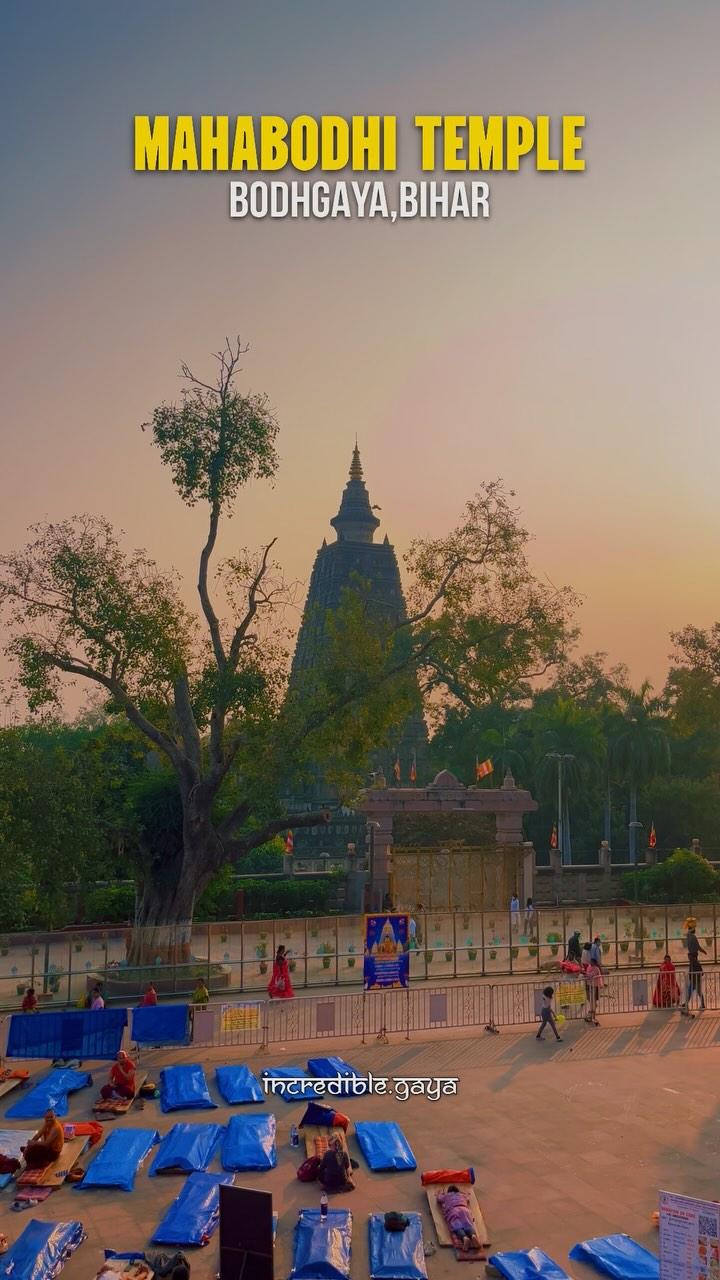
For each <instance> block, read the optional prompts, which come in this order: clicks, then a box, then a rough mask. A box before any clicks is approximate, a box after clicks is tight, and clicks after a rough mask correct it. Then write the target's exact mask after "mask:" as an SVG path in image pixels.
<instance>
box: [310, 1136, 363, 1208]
mask: <svg viewBox="0 0 720 1280" xmlns="http://www.w3.org/2000/svg"><path fill="white" fill-rule="evenodd" d="M317 1176H318V1182H319V1183H320V1185H321V1187H323V1188H324V1190H325V1191H327V1192H328V1194H330V1193H331V1192H333V1191H354V1190H355V1183H354V1182H353V1180H352V1178H351V1177H350V1157H349V1155H348V1153H347V1151H346V1150H345V1149H344V1147H343V1144H342V1142H341V1141H340V1139H339V1138H331V1139H330V1145H329V1146H328V1149H327V1151H326V1152H325V1155H324V1156H323V1158H322V1160H321V1161H320V1168H319V1169H318V1175H317Z"/></svg>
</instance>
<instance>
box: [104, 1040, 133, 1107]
mask: <svg viewBox="0 0 720 1280" xmlns="http://www.w3.org/2000/svg"><path fill="white" fill-rule="evenodd" d="M100 1097H101V1098H103V1099H104V1101H105V1102H109V1100H110V1098H124V1099H125V1101H126V1102H129V1101H130V1100H131V1099H132V1098H134V1097H135V1063H134V1062H133V1060H132V1058H129V1057H128V1055H127V1054H126V1052H125V1050H124V1049H121V1050H120V1052H119V1054H118V1055H117V1058H116V1059H115V1061H114V1062H113V1064H112V1066H111V1068H110V1076H109V1079H108V1083H107V1084H106V1085H103V1087H102V1089H101V1090H100Z"/></svg>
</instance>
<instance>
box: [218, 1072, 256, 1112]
mask: <svg viewBox="0 0 720 1280" xmlns="http://www.w3.org/2000/svg"><path fill="white" fill-rule="evenodd" d="M215 1083H216V1085H217V1087H218V1089H219V1090H220V1094H221V1096H222V1097H223V1098H224V1100H225V1102H227V1104H228V1106H231V1107H234V1106H237V1105H238V1103H243V1102H264V1101H265V1094H264V1093H263V1091H262V1089H261V1088H260V1081H259V1080H258V1078H257V1076H255V1075H253V1073H252V1071H251V1070H250V1068H249V1067H243V1066H236V1067H233V1066H229V1067H218V1068H217V1069H216V1071H215Z"/></svg>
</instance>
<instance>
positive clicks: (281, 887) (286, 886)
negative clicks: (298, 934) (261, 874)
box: [243, 880, 332, 918]
mask: <svg viewBox="0 0 720 1280" xmlns="http://www.w3.org/2000/svg"><path fill="white" fill-rule="evenodd" d="M243 889H244V890H245V915H246V916H249V917H253V916H254V917H256V918H257V917H258V916H270V917H277V916H327V915H331V914H332V908H331V893H332V885H330V884H328V883H327V881H326V880H245V881H243Z"/></svg>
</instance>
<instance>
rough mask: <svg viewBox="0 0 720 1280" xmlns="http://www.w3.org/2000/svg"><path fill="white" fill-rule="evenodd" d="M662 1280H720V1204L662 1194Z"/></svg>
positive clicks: (669, 1193) (666, 1193) (663, 1192)
mask: <svg viewBox="0 0 720 1280" xmlns="http://www.w3.org/2000/svg"><path fill="white" fill-rule="evenodd" d="M660 1280H720V1204H716V1203H715V1202H714V1201H712V1200H693V1199H691V1198H690V1197H689V1196H676V1195H673V1194H672V1192H670V1191H661V1192H660Z"/></svg>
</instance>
